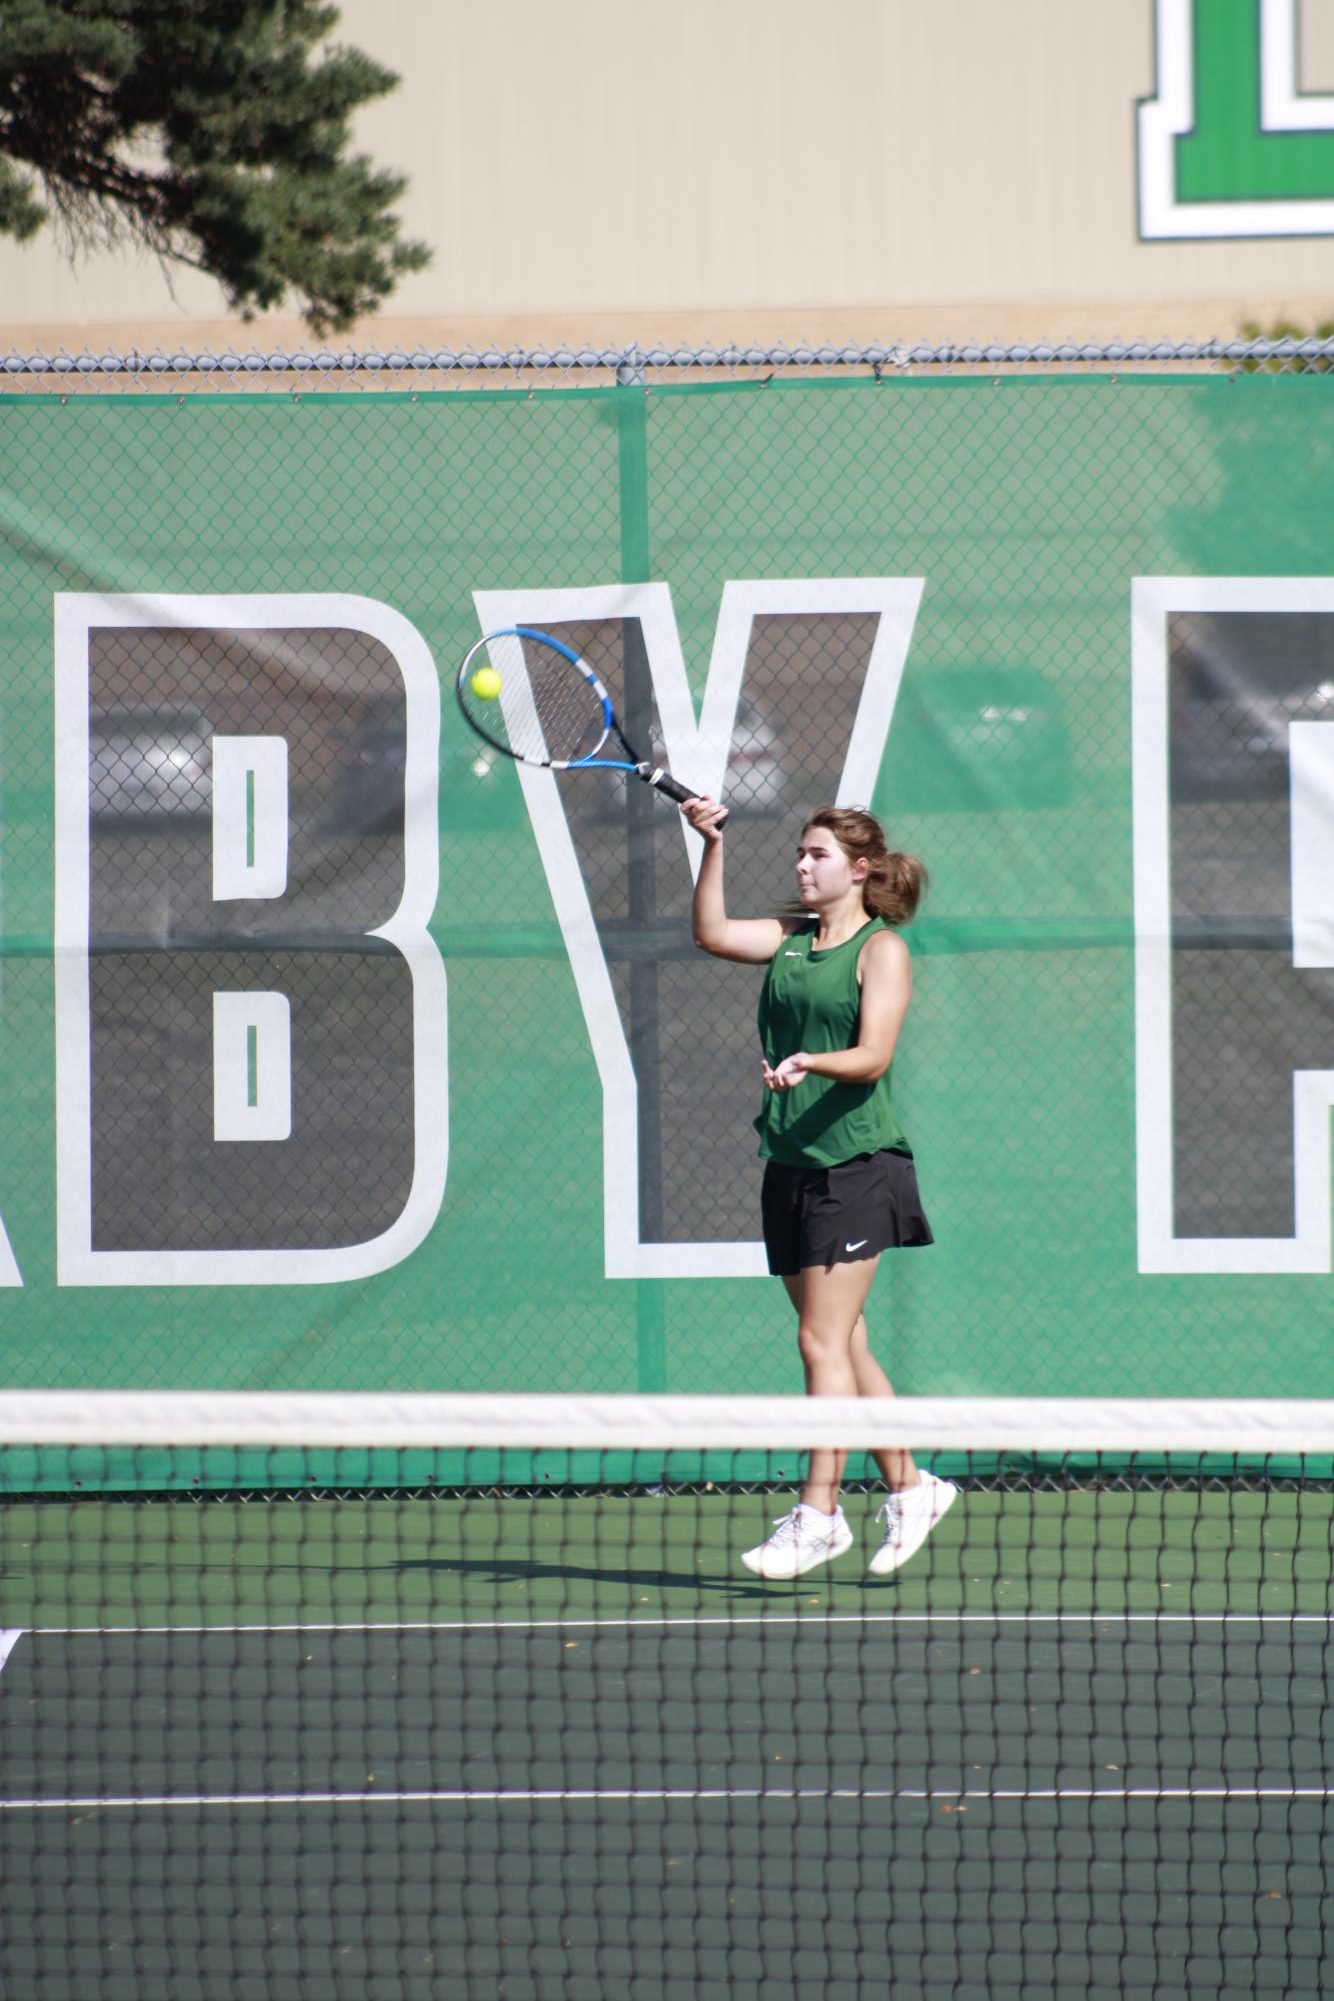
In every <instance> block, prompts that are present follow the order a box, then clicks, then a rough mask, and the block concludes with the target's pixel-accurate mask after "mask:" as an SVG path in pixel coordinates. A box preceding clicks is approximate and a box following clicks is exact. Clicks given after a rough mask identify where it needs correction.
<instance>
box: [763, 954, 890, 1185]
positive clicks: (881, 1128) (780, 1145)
mask: <svg viewBox="0 0 1334 2001" xmlns="http://www.w3.org/2000/svg"><path fill="white" fill-rule="evenodd" d="M888 928H889V927H888V926H887V925H886V924H885V923H884V922H883V920H882V919H881V918H879V917H872V918H870V919H869V920H868V922H867V923H865V924H863V926H862V928H861V930H860V931H858V932H856V933H855V934H854V936H853V937H851V938H848V939H846V940H845V941H844V943H843V944H841V945H835V946H833V947H832V948H831V949H830V950H829V951H827V952H817V951H814V950H813V949H812V948H813V946H814V943H815V927H814V925H812V926H811V927H810V928H809V929H806V930H801V931H795V932H793V934H792V935H791V937H788V938H784V940H783V942H782V944H781V945H780V946H779V948H778V950H777V951H776V952H775V954H774V956H773V958H772V959H771V960H770V961H769V967H768V971H767V972H766V973H765V976H764V986H763V987H762V989H761V991H760V1005H759V1010H758V1022H759V1030H760V1046H761V1048H762V1049H763V1051H764V1056H765V1061H766V1062H767V1063H769V1064H771V1065H773V1064H776V1063H778V1062H780V1061H781V1060H782V1058H783V1057H784V1056H791V1055H793V1054H794V1053H795V1052H796V1051H797V1050H798V1049H805V1050H807V1051H809V1053H810V1054H811V1055H813V1056H815V1055H821V1056H823V1055H827V1054H828V1053H829V1052H830V1051H831V1050H835V1049H850V1048H851V1047H852V1045H853V1043H854V1042H856V1040H857V1027H858V1022H859V1019H860V1016H861V987H860V986H859V985H858V982H857V956H858V954H859V953H860V951H861V949H862V946H863V945H864V944H865V943H866V941H867V939H868V938H869V937H870V935H871V933H872V932H873V931H883V930H887V929H888ZM755 1130H756V1132H757V1133H758V1134H759V1136H760V1155H761V1158H762V1159H764V1160H777V1161H781V1162H783V1163H784V1164H785V1165H787V1166H789V1167H836V1166H837V1165H838V1163H839V1162H840V1161H842V1160H853V1159H855V1158H856V1156H857V1155H858V1154H860V1153H879V1152H880V1150H881V1148H882V1147H891V1148H893V1149H894V1150H895V1151H896V1152H898V1153H906V1154H911V1152H912V1149H911V1147H910V1146H909V1145H908V1142H907V1140H906V1139H905V1138H904V1136H903V1128H902V1126H901V1125H900V1124H899V1122H898V1119H897V1118H896V1117H895V1115H894V1104H893V1099H892V1097H891V1095H890V1071H889V1070H886V1072H885V1074H884V1076H883V1077H877V1078H876V1079H875V1081H874V1083H870V1084H841V1083H838V1082H836V1081H835V1079H833V1078H832V1077H815V1076H807V1077H803V1078H802V1080H801V1082H800V1083H799V1084H797V1085H795V1086H794V1087H793V1089H792V1090H790V1091H770V1090H766V1091H765V1093H764V1104H763V1106H762V1108H761V1111H760V1115H759V1117H758V1118H757V1119H756V1121H755Z"/></svg>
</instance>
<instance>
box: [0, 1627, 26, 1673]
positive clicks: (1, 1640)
mask: <svg viewBox="0 0 1334 2001" xmlns="http://www.w3.org/2000/svg"><path fill="white" fill-rule="evenodd" d="M23 1631H24V1629H23V1627H22V1626H0V1673H3V1671H4V1665H5V1662H6V1661H7V1660H8V1659H9V1656H10V1655H11V1654H12V1653H13V1651H14V1649H15V1647H16V1646H17V1645H18V1643H19V1641H20V1640H21V1639H22V1638H23Z"/></svg>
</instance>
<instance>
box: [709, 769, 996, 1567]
mask: <svg viewBox="0 0 1334 2001" xmlns="http://www.w3.org/2000/svg"><path fill="white" fill-rule="evenodd" d="M681 810H682V812H683V813H684V814H685V816H686V818H687V819H688V820H689V822H690V824H691V826H693V827H695V828H696V829H697V830H698V832H699V833H700V834H702V835H703V837H704V842H705V848H704V854H703V857H702V859H701V862H700V870H699V878H698V881H697V883H696V887H695V903H694V936H695V943H696V944H697V945H698V946H700V947H701V948H702V949H703V950H704V951H706V952H711V953H713V954H714V956H715V957H716V958H719V959H738V960H741V961H742V962H743V963H746V964H750V965H763V966H766V967H767V968H768V970H767V972H766V973H765V977H764V986H763V988H762V990H761V993H760V1005H759V1030H760V1045H761V1049H762V1051H763V1070H764V1086H765V1093H764V1103H763V1106H762V1109H761V1111H760V1115H759V1117H758V1118H757V1119H756V1121H755V1125H756V1130H757V1131H758V1133H759V1136H760V1155H761V1158H762V1159H763V1160H764V1162H765V1169H764V1181H763V1187H762V1190H761V1196H760V1205H761V1213H762V1220H763V1228H764V1243H765V1250H766V1252H767V1254H768V1263H769V1270H770V1271H771V1272H772V1273H773V1274H774V1275H775V1277H778V1278H781V1279H782V1281H783V1284H784V1286H785V1287H786V1288H787V1293H788V1297H789V1298H790V1299H791V1301H792V1304H793V1306H794V1307H795V1308H796V1312H797V1340H798V1344H799V1346H800V1350H801V1360H802V1366H803V1368H804V1370H805V1374H806V1390H807V1394H808V1395H810V1396H848V1397H850V1396H863V1397H888V1396H892V1395H893V1394H894V1392H893V1388H892V1387H891V1384H890V1381H889V1378H888V1377H887V1376H886V1374H885V1372H884V1370H883V1369H882V1368H881V1367H880V1364H879V1363H878V1362H877V1361H876V1359H875V1357H874V1356H873V1355H872V1353H871V1350H870V1346H869V1344H868V1341H867V1334H866V1319H865V1316H864V1313H863V1310H862V1309H863V1307H864V1306H865V1304H866V1297H867V1294H868V1293H869V1292H870V1289H871V1281H872V1279H873V1278H874V1277H875V1273H876V1267H877V1265H878V1264H879V1262H880V1258H881V1255H882V1253H883V1252H885V1251H888V1250H903V1249H908V1248H911V1247H914V1246H916V1245H919V1244H929V1243H931V1242H932V1241H933V1239H932V1235H931V1226H930V1224H929V1223H928V1222H927V1219H926V1215H925V1213H924V1211H923V1209H922V1204H921V1199H920V1197H919V1195H918V1191H917V1175H916V1171H915V1169H914V1166H913V1156H912V1149H911V1148H910V1147H909V1145H908V1142H907V1139H906V1138H905V1137H904V1133H903V1129H902V1127H901V1126H900V1124H899V1122H898V1119H897V1117H896V1116H895V1112H894V1104H893V1099H892V1097H891V1093H890V1065H891V1062H892V1060H893V1056H894V1048H895V1044H896V1043H897V1041H898V1036H899V1030H900V1028H901V1027H902V1025H903V1018H904V1016H905V1014H906V1013H907V1010H908V1001H909V997H910V995H911V992H912V971H911V966H910V963H909V958H908V948H907V946H906V945H905V944H904V942H903V940H902V938H900V937H899V935H898V932H897V930H896V928H895V927H896V926H897V925H899V924H903V923H906V921H907V920H908V919H909V918H910V917H911V916H912V914H913V912H914V910H915V909H916V908H917V904H918V901H919V900H920V897H921V894H922V890H923V888H924V887H925V882H926V873H925V870H924V869H923V867H922V865H921V863H920V862H919V861H918V860H917V859H916V857H915V856H912V855H904V854H895V853H892V852H891V851H890V850H889V848H888V847H887V845H886V842H885V837H884V833H883V831H882V829H881V827H880V823H879V821H878V820H876V819H875V818H873V816H872V815H871V814H870V813H863V812H860V811H857V810H855V809H852V808H843V807H834V806H822V807H821V808H820V809H819V810H818V811H817V812H815V813H813V814H812V815H811V817H810V819H809V820H808V821H807V823H806V826H805V827H804V828H803V830H802V835H801V841H800V845H799V846H798V848H797V901H798V905H799V910H798V911H797V912H796V913H795V914H794V915H792V916H791V917H760V918H736V917H729V916H728V914H727V904H726V898H725V896H724V893H723V832H722V816H723V808H722V807H721V805H720V804H719V802H718V801H717V800H716V799H709V798H700V799H692V800H690V801H689V802H688V803H687V804H686V805H685V806H683V807H682V809H681ZM875 1458H876V1462H877V1464H878V1466H879V1467H880V1470H881V1472H882V1474H883V1475H884V1479H885V1484H886V1486H887V1488H888V1490H889V1491H888V1495H887V1497H886V1499H885V1502H884V1505H883V1506H882V1507H881V1509H880V1511H879V1514H878V1516H877V1520H879V1521H881V1522H883V1523H884V1538H883V1540H882V1542H881V1544H880V1547H879V1548H878V1549H877V1550H876V1552H875V1554H874V1555H873V1556H872V1557H871V1560H870V1568H871V1569H872V1570H873V1571H875V1572H877V1573H884V1572H887V1571H893V1570H897V1569H898V1567H899V1565H900V1564H902V1563H906V1562H907V1560H908V1558H909V1557H910V1556H912V1555H913V1554H914V1553H915V1552H916V1551H917V1550H919V1549H920V1548H921V1546H922V1544H923V1543H924V1542H925V1541H926V1538H927V1537H928V1536H929V1535H930V1533H931V1531H932V1529H933V1528H934V1527H935V1525H936V1523H937V1522H938V1521H939V1520H940V1518H941V1516H942V1515H943V1514H944V1513H945V1510H946V1509H947V1508H948V1507H949V1506H950V1505H951V1503H952V1502H953V1501H954V1500H955V1498H956V1496H957V1493H958V1489H957V1488H956V1487H955V1486H954V1485H953V1483H952V1482H950V1481H948V1480H940V1479H937V1478H936V1477H935V1475H934V1474H931V1473H928V1472H925V1471H923V1470H919V1468H918V1467H917V1466H916V1465H915V1464H914V1462H913V1459H912V1455H911V1454H910V1453H908V1452H906V1451H902V1450H892V1451H891V1450H886V1451H883V1452H877V1453H876V1454H875ZM846 1459H847V1454H846V1452H836V1451H818V1452H813V1453H812V1454H811V1458H810V1465H809V1468H808V1470H807V1476H806V1481H805V1485H804V1486H803V1488H802V1492H801V1498H800V1500H799V1501H798V1503H797V1505H796V1507H795V1508H794V1509H793V1510H792V1512H791V1514H789V1515H785V1516H784V1517H783V1518H782V1520H781V1521H778V1522H776V1523H775V1524H774V1532H773V1534H772V1535H771V1536H770V1537H769V1539H768V1541H767V1542H763V1543H761V1544H760V1545H759V1546H758V1548H756V1549H748V1550H747V1551H746V1552H745V1553H744V1555H743V1557H742V1559H741V1560H742V1562H743V1563H744V1564H745V1565H746V1567H747V1569H749V1570H752V1571H754V1572H756V1574H757V1575H758V1576H760V1577H774V1578H780V1577H799V1576H800V1575H801V1574H802V1573H803V1572H804V1571H807V1570H813V1569H815V1568H816V1567H817V1565H819V1564H822V1563H829V1562H830V1561H832V1559H833V1558H834V1557H837V1556H841V1555H842V1554H843V1552H844V1551H845V1550H846V1549H849V1548H850V1547H851V1545H852V1541H853V1534H852V1530H851V1529H850V1528H849V1526H848V1523H847V1520H846V1518H845V1517H844V1514H843V1510H842V1508H841V1507H840V1506H839V1499H838V1494H839V1485H840V1482H841V1480H842V1477H843V1467H844V1463H845V1461H846Z"/></svg>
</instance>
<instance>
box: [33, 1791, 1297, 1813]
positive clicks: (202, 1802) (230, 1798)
mask: <svg viewBox="0 0 1334 2001" xmlns="http://www.w3.org/2000/svg"><path fill="white" fill-rule="evenodd" d="M1332 1798H1334V1787H1330V1786H1119V1787H1114V1786H1025V1787H1015V1788H997V1789H996V1790H995V1791H988V1790H986V1789H984V1788H973V1787H948V1786H937V1787H914V1786H901V1787H890V1786H886V1787H880V1788H874V1789H873V1788H870V1787H867V1788H865V1789H863V1788H861V1787H856V1786H802V1787H795V1786H785V1787H784V1786H709V1787H705V1786H661V1787H657V1786H654V1787H649V1786H645V1787H634V1788H630V1787H622V1788H608V1789H607V1790H605V1791H603V1790H598V1789H595V1788H591V1787H590V1788H588V1789H580V1790H574V1789H572V1790H570V1791H568V1792H561V1791H557V1790H548V1791H542V1792H500V1791H494V1792H493V1791H480V1790H479V1791H476V1792H468V1791H462V1790H443V1789H442V1790H440V1791H432V1790H428V1789H422V1790H419V1791H411V1792H374V1793H365V1792H362V1793H141V1794H129V1793H123V1794H122V1793H117V1794H112V1795H102V1794H98V1793H84V1794H72V1795H69V1796H67V1797H64V1798H47V1799H0V1812H5V1813H18V1812H32V1811H37V1810H47V1811H55V1812H61V1811H63V1812H90V1811H92V1810H94V1809H96V1808H108V1809H111V1808H119V1809H127V1808H128V1809H131V1810H133V1809H135V1808H139V1807H158V1808H166V1807H176V1806H193V1807H210V1806H227V1807H245V1806H377V1805H382V1806H547V1805H556V1806H589V1805H592V1806H597V1805H600V1804H602V1803H603V1802H604V1801H605V1802H609V1803H612V1804H618V1803H619V1804H625V1803H629V1804H632V1805H634V1804H638V1803H640V1802H643V1803H644V1804H647V1805H652V1804H655V1803H659V1802H663V1801H667V1802H686V1801H690V1802H694V1801H700V1800H728V1801H736V1800H877V1801H893V1800H962V1801H964V1802H965V1803H967V1802H968V1801H970V1800H974V1801H975V1800H1120V1801H1122V1802H1131V1801H1138V1800H1265V1799H1272V1800H1299V1799H1313V1800H1327V1799H1332Z"/></svg>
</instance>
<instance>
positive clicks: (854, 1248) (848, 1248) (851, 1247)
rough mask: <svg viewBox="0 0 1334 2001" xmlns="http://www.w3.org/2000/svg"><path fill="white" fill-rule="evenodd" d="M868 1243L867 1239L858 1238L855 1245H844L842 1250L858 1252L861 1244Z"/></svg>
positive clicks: (868, 1239)
mask: <svg viewBox="0 0 1334 2001" xmlns="http://www.w3.org/2000/svg"><path fill="white" fill-rule="evenodd" d="M870 1241H871V1239H870V1238H869V1237H858V1239H857V1241H856V1243H855V1244H844V1246H843V1248H844V1250H845V1251H859V1250H860V1249H861V1247H862V1245H863V1244H869V1243H870Z"/></svg>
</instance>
